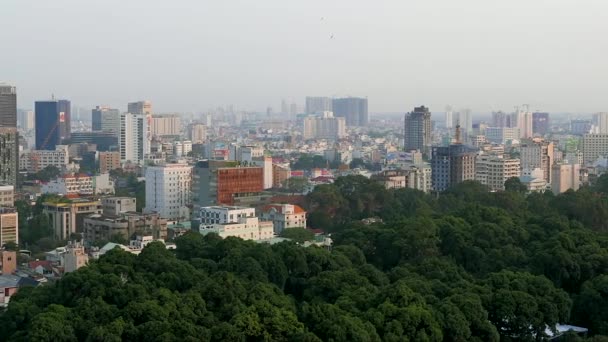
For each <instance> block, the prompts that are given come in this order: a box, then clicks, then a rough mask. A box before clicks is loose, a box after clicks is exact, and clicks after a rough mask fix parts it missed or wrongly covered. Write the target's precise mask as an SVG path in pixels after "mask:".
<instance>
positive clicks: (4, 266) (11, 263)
mask: <svg viewBox="0 0 608 342" xmlns="http://www.w3.org/2000/svg"><path fill="white" fill-rule="evenodd" d="M16 270H17V252H15V251H7V250H1V249H0V273H2V274H13V272H15V271H16Z"/></svg>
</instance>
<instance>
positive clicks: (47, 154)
mask: <svg viewBox="0 0 608 342" xmlns="http://www.w3.org/2000/svg"><path fill="white" fill-rule="evenodd" d="M69 162H70V155H69V150H68V146H67V145H57V146H55V150H54V151H53V150H32V151H24V152H23V153H21V155H20V156H19V169H20V170H26V171H27V172H30V173H35V172H38V171H40V170H42V169H44V168H46V167H47V166H50V165H52V166H55V167H57V168H58V169H60V170H61V169H62V168H63V167H65V165H68V164H69Z"/></svg>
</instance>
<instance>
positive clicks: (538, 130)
mask: <svg viewBox="0 0 608 342" xmlns="http://www.w3.org/2000/svg"><path fill="white" fill-rule="evenodd" d="M532 133H534V134H538V135H540V136H544V135H545V134H547V133H549V113H541V112H535V113H532ZM605 133H608V126H607V130H606V132H605Z"/></svg>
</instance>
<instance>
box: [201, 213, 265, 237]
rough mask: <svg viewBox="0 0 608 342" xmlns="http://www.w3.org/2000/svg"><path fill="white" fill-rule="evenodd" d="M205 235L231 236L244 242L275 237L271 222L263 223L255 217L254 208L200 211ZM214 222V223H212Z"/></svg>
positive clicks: (202, 230) (202, 231) (202, 232)
mask: <svg viewBox="0 0 608 342" xmlns="http://www.w3.org/2000/svg"><path fill="white" fill-rule="evenodd" d="M200 217H201V222H202V223H201V225H200V227H199V232H200V233H201V234H203V235H206V234H209V233H216V234H218V235H219V236H220V237H221V238H227V237H230V236H233V237H239V238H241V239H243V240H254V241H257V240H266V239H271V238H273V237H274V228H273V223H272V222H271V221H261V220H260V219H259V218H258V217H256V216H255V209H254V208H245V207H234V206H232V207H228V206H226V207H222V206H216V207H203V208H201V209H200ZM211 222H213V223H211Z"/></svg>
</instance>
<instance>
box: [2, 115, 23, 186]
mask: <svg viewBox="0 0 608 342" xmlns="http://www.w3.org/2000/svg"><path fill="white" fill-rule="evenodd" d="M18 172H19V133H18V132H17V127H1V126H0V185H12V186H13V187H14V188H15V189H16V188H17V174H18Z"/></svg>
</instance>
